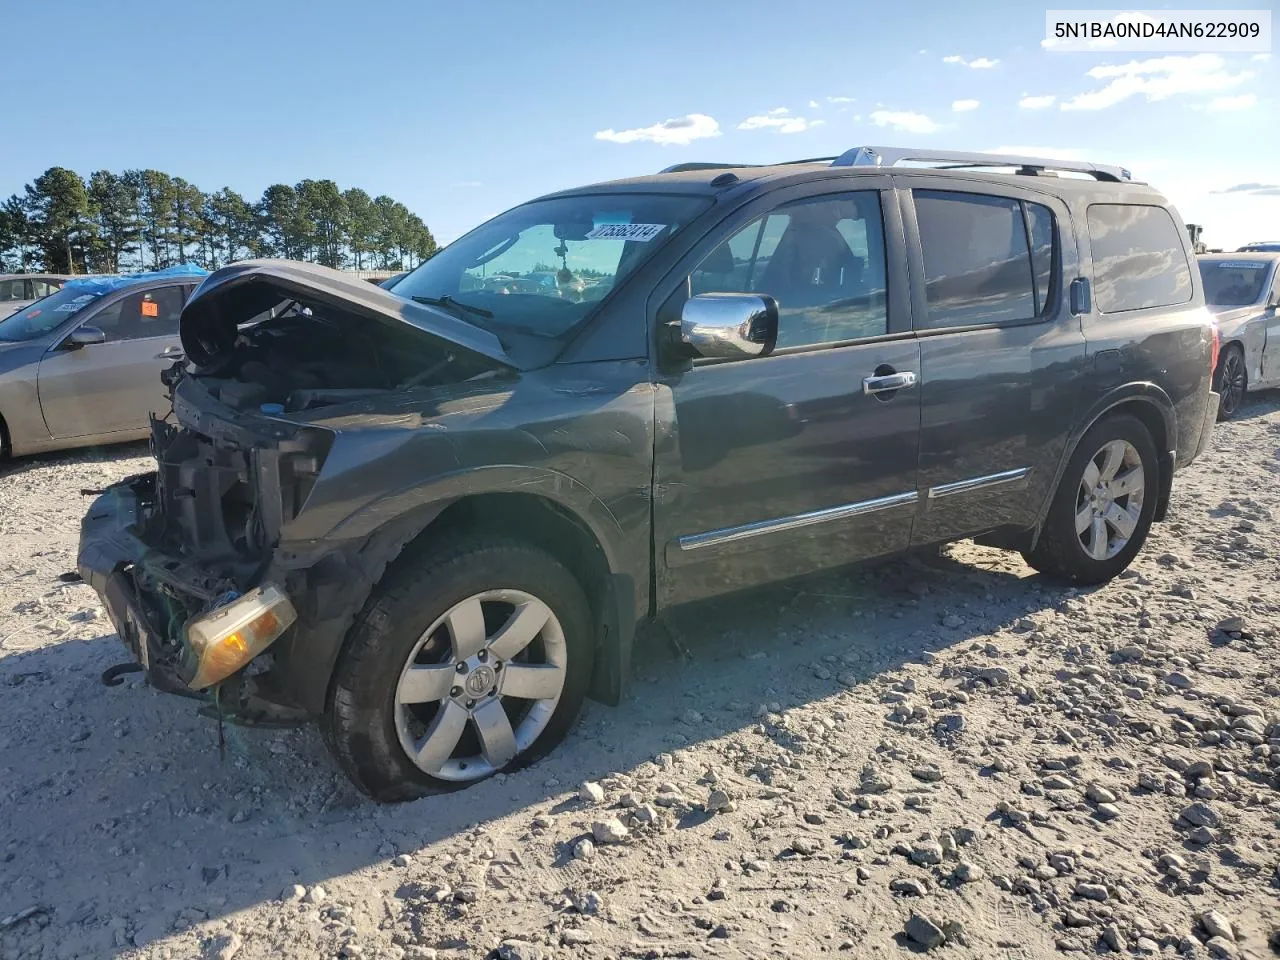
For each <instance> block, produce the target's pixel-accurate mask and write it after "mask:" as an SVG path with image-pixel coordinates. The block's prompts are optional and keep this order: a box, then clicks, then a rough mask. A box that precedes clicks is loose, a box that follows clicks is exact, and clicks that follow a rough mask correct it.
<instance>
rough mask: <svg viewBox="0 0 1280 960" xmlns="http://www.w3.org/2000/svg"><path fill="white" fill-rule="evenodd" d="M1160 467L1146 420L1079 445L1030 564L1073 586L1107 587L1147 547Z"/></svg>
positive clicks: (1103, 431)
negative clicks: (1106, 584)
mask: <svg viewBox="0 0 1280 960" xmlns="http://www.w3.org/2000/svg"><path fill="white" fill-rule="evenodd" d="M1159 470H1160V462H1159V458H1158V457H1157V456H1156V447H1155V443H1154V442H1153V441H1152V439H1151V434H1150V433H1149V432H1148V431H1147V428H1146V426H1145V425H1143V423H1142V421H1140V420H1138V419H1137V418H1135V417H1131V416H1128V415H1127V414H1120V415H1117V416H1113V417H1108V418H1107V419H1106V420H1103V421H1102V422H1101V423H1098V424H1095V425H1094V426H1093V427H1092V428H1091V429H1090V430H1089V432H1088V433H1086V434H1085V435H1084V437H1083V438H1082V439H1081V440H1080V443H1079V445H1078V446H1077V447H1076V451H1075V453H1074V454H1073V455H1072V457H1071V460H1070V461H1069V462H1068V464H1067V469H1066V471H1065V472H1064V473H1063V475H1062V480H1061V482H1060V483H1059V485H1058V489H1057V491H1056V492H1055V494H1054V497H1053V503H1052V504H1050V506H1049V514H1048V516H1047V517H1046V518H1045V524H1044V529H1043V530H1042V531H1041V533H1040V540H1039V542H1038V543H1037V544H1036V546H1035V548H1034V549H1032V550H1030V551H1028V552H1025V553H1023V558H1024V559H1025V560H1026V561H1027V563H1028V564H1029V565H1030V566H1032V567H1034V568H1035V569H1036V570H1039V571H1040V572H1041V573H1044V574H1046V575H1048V576H1052V577H1056V578H1058V579H1061V580H1066V581H1068V582H1071V583H1079V584H1095V583H1105V582H1106V581H1108V580H1110V579H1112V578H1113V577H1115V576H1116V575H1117V574H1119V573H1120V571H1122V570H1123V569H1124V568H1125V567H1127V566H1128V565H1129V564H1130V563H1131V562H1132V561H1133V558H1134V556H1136V555H1137V553H1138V551H1139V550H1140V549H1141V548H1142V544H1143V542H1144V541H1145V540H1146V538H1147V533H1148V531H1150V529H1151V521H1152V517H1153V516H1154V515H1155V509H1156V498H1157V495H1158V491H1159V490H1160V483H1159Z"/></svg>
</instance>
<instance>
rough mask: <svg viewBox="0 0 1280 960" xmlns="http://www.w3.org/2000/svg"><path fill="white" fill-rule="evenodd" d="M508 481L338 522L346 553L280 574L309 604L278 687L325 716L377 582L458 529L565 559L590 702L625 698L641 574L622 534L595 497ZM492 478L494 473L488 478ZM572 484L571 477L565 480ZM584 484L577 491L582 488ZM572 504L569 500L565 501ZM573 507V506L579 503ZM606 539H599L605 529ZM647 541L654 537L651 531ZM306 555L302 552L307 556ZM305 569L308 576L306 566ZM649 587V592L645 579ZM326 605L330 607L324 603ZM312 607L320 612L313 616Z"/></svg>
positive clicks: (480, 480) (283, 653) (282, 649)
mask: <svg viewBox="0 0 1280 960" xmlns="http://www.w3.org/2000/svg"><path fill="white" fill-rule="evenodd" d="M501 473H502V476H501V477H499V476H497V475H496V474H489V471H486V470H482V471H477V474H478V476H477V477H476V478H474V482H473V484H472V489H471V490H470V491H468V492H462V491H458V490H456V489H455V490H454V491H451V495H445V496H440V497H438V498H434V499H432V498H430V497H425V496H424V497H419V498H417V502H416V503H415V504H414V505H413V506H411V507H408V508H407V509H405V510H403V511H402V512H398V513H395V515H394V516H390V518H389V519H388V516H389V515H390V514H391V513H392V512H393V511H388V510H386V509H385V508H384V507H379V506H377V505H375V506H374V507H373V508H372V509H371V510H368V511H364V513H366V515H365V516H353V517H350V518H348V520H347V521H344V523H343V524H342V525H341V527H342V528H345V529H346V530H347V531H348V532H350V531H352V530H360V531H361V532H360V535H359V536H357V537H349V538H347V539H346V541H345V542H346V544H347V546H345V547H339V548H337V549H333V547H332V544H331V543H330V544H328V546H327V548H326V549H325V550H324V552H323V555H321V556H318V557H315V556H313V557H311V558H310V559H308V560H306V561H305V562H301V561H299V562H297V563H296V564H295V568H294V569H293V570H292V571H288V570H282V571H281V572H280V575H281V576H283V577H286V578H287V579H286V582H287V583H289V584H291V585H292V584H296V591H295V590H293V589H291V592H296V593H297V594H301V595H303V596H305V597H306V600H307V602H306V603H304V605H303V609H300V610H299V615H300V618H301V619H304V621H305V622H306V623H307V626H308V629H307V630H306V633H305V635H302V634H294V635H292V636H290V637H289V638H287V640H286V642H284V643H282V644H278V645H277V646H278V648H279V649H278V650H277V656H276V667H277V671H278V680H279V682H280V683H281V684H282V685H284V686H285V687H286V688H287V689H288V690H289V693H290V699H292V700H295V701H297V702H298V703H299V705H300V706H302V707H303V708H304V709H306V710H307V711H308V712H309V713H312V714H318V713H320V712H322V711H323V709H324V705H325V703H326V702H327V700H328V696H329V692H330V687H331V684H332V681H333V672H334V667H335V665H336V663H337V661H338V657H339V655H340V653H341V650H342V647H343V645H344V643H345V642H346V638H347V633H348V631H349V630H350V627H351V624H352V623H353V622H354V621H355V619H356V616H357V615H358V614H359V612H360V610H362V609H363V608H364V607H365V605H366V604H367V603H368V601H369V597H370V596H371V594H372V593H373V591H374V589H375V588H376V586H377V584H378V583H379V582H380V581H381V580H382V579H383V577H384V576H385V575H386V572H387V570H388V569H389V568H390V567H392V566H393V565H397V564H404V563H412V562H413V561H414V558H415V556H417V555H418V554H420V553H421V551H422V550H424V549H426V548H427V547H428V546H429V545H430V544H431V543H432V542H434V541H436V540H437V539H438V538H440V537H447V536H450V535H451V534H452V533H454V532H456V531H462V530H466V531H467V532H474V531H476V530H485V531H490V532H496V533H501V534H502V535H504V536H510V537H514V538H517V539H521V540H524V541H526V542H529V543H531V544H533V545H535V546H538V547H541V548H542V549H545V550H546V551H547V552H548V553H550V554H551V555H552V556H554V557H556V559H558V560H560V562H561V563H563V564H564V565H565V566H566V567H568V568H569V570H570V571H571V572H573V574H574V575H575V576H576V577H578V579H579V581H580V582H581V583H582V586H583V590H584V592H585V593H586V594H587V598H588V600H589V602H590V603H591V608H592V614H593V616H594V617H595V620H596V630H597V649H596V658H595V669H594V674H593V676H592V680H591V685H590V687H589V690H588V694H589V696H591V697H592V698H594V699H597V700H600V701H603V702H605V703H610V704H616V703H618V702H620V701H621V699H622V698H623V697H624V696H625V694H626V689H627V685H628V674H629V667H630V662H631V649H632V644H633V641H634V636H635V626H636V621H637V619H638V614H637V610H638V607H639V604H638V602H637V599H636V598H637V580H638V579H639V577H638V575H637V572H636V571H635V570H632V569H628V568H627V561H626V560H625V559H624V557H623V555H622V549H623V546H624V544H625V538H624V534H623V532H622V528H621V527H620V526H619V525H618V524H617V521H616V520H615V519H614V518H613V515H612V514H611V513H610V512H609V511H607V510H606V509H605V508H604V505H603V504H601V503H600V502H599V501H598V500H594V498H590V499H589V500H587V501H586V504H587V505H588V506H590V505H592V504H593V505H594V506H595V508H596V509H594V510H589V509H588V510H584V509H582V506H583V501H582V498H580V497H578V498H572V497H565V496H556V495H553V491H559V492H562V493H563V492H564V491H566V490H568V489H569V486H568V485H566V484H564V483H551V482H550V481H549V480H548V478H546V477H534V476H526V477H525V478H524V481H525V482H524V483H511V482H509V481H510V480H511V477H509V476H507V473H508V471H507V470H505V469H504V470H502V471H501ZM486 474H489V475H488V476H484V475H486ZM563 479H564V480H567V479H568V478H563ZM583 489H585V488H581V486H580V485H578V488H577V491H578V492H579V493H581V491H582V490H583ZM566 500H569V501H570V502H566ZM575 500H576V502H574V501H575ZM602 526H603V527H605V530H607V531H608V532H602V530H601V527H602ZM646 537H647V531H646ZM307 555H308V551H305V550H304V551H301V552H300V553H299V556H300V557H306V556H307ZM304 567H305V569H303V568H304ZM643 588H644V589H645V590H647V589H648V581H647V579H646V580H645V581H644V583H643ZM325 597H328V598H330V599H329V602H328V603H325V602H324V598H325ZM313 608H314V609H313Z"/></svg>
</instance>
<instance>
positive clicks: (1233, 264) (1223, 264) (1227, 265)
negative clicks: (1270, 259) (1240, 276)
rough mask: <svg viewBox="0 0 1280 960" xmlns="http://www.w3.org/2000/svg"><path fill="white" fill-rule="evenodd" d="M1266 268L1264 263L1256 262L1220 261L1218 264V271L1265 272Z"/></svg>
mask: <svg viewBox="0 0 1280 960" xmlns="http://www.w3.org/2000/svg"><path fill="white" fill-rule="evenodd" d="M1266 268H1267V265H1266V263H1265V262H1263V261H1258V260H1222V261H1219V263H1218V269H1219V270H1265V269H1266Z"/></svg>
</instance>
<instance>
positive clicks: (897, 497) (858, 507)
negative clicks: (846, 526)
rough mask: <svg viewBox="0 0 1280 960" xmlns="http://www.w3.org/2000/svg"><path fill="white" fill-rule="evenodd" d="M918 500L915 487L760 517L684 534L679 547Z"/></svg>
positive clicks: (778, 530) (716, 543)
mask: <svg viewBox="0 0 1280 960" xmlns="http://www.w3.org/2000/svg"><path fill="white" fill-rule="evenodd" d="M919 499H920V494H919V493H918V492H916V491H914V490H913V491H911V492H910V493H895V494H893V495H892V496H888V497H877V498H876V499H874V500H862V501H859V502H858V503H844V504H841V505H840V506H836V507H826V508H824V509H822V510H811V511H809V512H808V513H797V514H795V515H793V516H790V517H779V518H778V519H776V520H759V521H757V522H755V523H744V524H742V526H739V527H725V528H724V529H723V530H709V531H708V532H706V533H695V534H691V535H689V536H687V537H681V538H680V539H678V540H677V541H676V545H677V546H679V548H680V550H681V551H682V552H688V551H691V550H701V549H703V548H704V547H718V546H720V545H722V544H725V543H734V542H736V541H738V540H750V539H752V538H754V537H763V536H766V535H767V534H771V533H782V532H784V531H787V530H797V529H799V528H801V527H810V526H813V525H814V524H819V523H827V522H829V521H831V520H844V519H847V518H849V517H859V516H862V515H864V514H868V513H876V512H877V511H880V510H891V509H893V508H894V507H905V506H907V505H908V504H913V503H916V502H917V501H918V500H919Z"/></svg>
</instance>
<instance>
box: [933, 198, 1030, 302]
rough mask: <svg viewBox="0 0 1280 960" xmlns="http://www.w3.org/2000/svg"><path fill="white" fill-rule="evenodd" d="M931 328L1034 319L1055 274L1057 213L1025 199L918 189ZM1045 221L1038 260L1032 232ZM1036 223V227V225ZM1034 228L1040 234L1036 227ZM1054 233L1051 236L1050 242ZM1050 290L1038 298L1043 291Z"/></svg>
mask: <svg viewBox="0 0 1280 960" xmlns="http://www.w3.org/2000/svg"><path fill="white" fill-rule="evenodd" d="M913 195H914V197H915V207H916V220H917V222H918V223H919V225H920V245H921V247H922V252H923V254H924V276H925V290H926V297H927V299H928V306H929V314H928V317H927V319H926V321H925V325H926V326H929V327H934V328H936V327H953V326H967V325H971V324H978V323H1002V322H1010V321H1018V320H1029V319H1032V318H1034V317H1036V316H1038V315H1039V314H1040V312H1041V310H1042V308H1043V305H1044V303H1045V302H1046V298H1047V294H1048V290H1049V284H1050V280H1051V277H1052V273H1053V215H1052V214H1051V213H1050V212H1049V211H1048V210H1047V209H1045V208H1044V207H1040V206H1039V204H1028V206H1030V207H1033V208H1038V209H1039V210H1040V211H1043V214H1042V215H1041V214H1035V215H1034V219H1033V214H1032V213H1024V212H1023V205H1022V203H1021V201H1018V200H1015V199H1013V198H1011V197H993V196H985V195H982V194H976V193H952V192H948V191H940V190H915V191H913ZM1041 216H1044V217H1047V222H1041V223H1040V224H1039V227H1038V233H1037V236H1036V238H1035V242H1036V250H1035V255H1034V256H1033V252H1032V249H1031V245H1030V243H1029V241H1028V235H1027V230H1028V226H1029V225H1032V224H1034V221H1035V220H1039V219H1040V217H1041ZM1029 221H1030V222H1029ZM1033 229H1037V228H1035V227H1034V226H1033ZM1046 234H1047V236H1046ZM1038 284H1043V287H1044V292H1043V293H1042V294H1040V295H1039V296H1037V285H1038Z"/></svg>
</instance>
